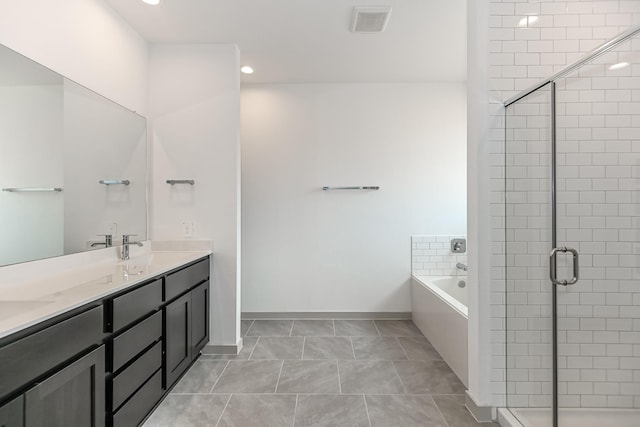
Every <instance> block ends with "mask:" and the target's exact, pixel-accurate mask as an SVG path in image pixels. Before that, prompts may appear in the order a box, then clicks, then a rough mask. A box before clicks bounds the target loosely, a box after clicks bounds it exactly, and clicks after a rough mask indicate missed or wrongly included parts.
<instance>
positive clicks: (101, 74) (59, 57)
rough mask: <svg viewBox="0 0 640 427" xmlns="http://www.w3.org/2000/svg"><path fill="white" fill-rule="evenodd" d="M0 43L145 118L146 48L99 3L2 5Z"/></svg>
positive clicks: (45, 0)
mask: <svg viewBox="0 0 640 427" xmlns="http://www.w3.org/2000/svg"><path fill="white" fill-rule="evenodd" d="M0 43H1V44H4V45H5V46H7V47H9V48H11V49H14V50H16V51H18V52H19V53H21V54H23V55H25V56H27V57H29V58H31V59H34V60H35V61H37V62H39V63H41V64H43V65H45V66H47V67H49V68H51V69H52V70H54V71H56V72H58V73H60V74H62V75H64V76H65V77H68V78H70V79H71V80H74V81H76V82H77V83H80V84H82V85H84V86H86V87H88V88H90V89H92V90H94V91H96V92H98V93H100V94H101V95H103V96H106V97H107V98H110V99H112V100H114V101H116V102H118V103H120V104H122V105H124V106H125V107H127V108H130V109H132V110H134V111H138V112H140V113H142V114H144V113H145V112H146V109H147V108H146V103H147V90H146V88H147V85H146V78H147V75H146V74H147V44H146V42H145V41H144V39H142V37H141V36H140V35H138V33H136V32H135V31H133V30H132V29H131V28H130V27H129V25H128V24H127V23H126V22H125V21H124V20H123V19H122V18H121V17H120V16H119V15H117V14H116V13H115V12H114V11H113V10H112V9H111V8H110V7H109V6H107V5H106V4H105V2H104V1H101V0H64V1H50V0H20V1H15V0H0Z"/></svg>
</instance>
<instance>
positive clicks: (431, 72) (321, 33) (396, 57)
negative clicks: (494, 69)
mask: <svg viewBox="0 0 640 427" xmlns="http://www.w3.org/2000/svg"><path fill="white" fill-rule="evenodd" d="M106 1H107V3H109V4H110V5H111V6H112V7H113V8H114V9H115V10H116V11H117V12H118V13H119V14H120V15H121V16H122V17H123V18H124V19H125V20H126V21H128V22H129V23H130V24H131V26H132V27H133V28H134V29H135V30H136V31H137V32H138V33H140V34H141V35H142V36H143V37H144V38H145V39H146V40H148V41H149V42H150V43H235V44H237V45H238V46H239V48H240V52H241V62H242V65H251V66H252V67H253V68H254V69H255V73H254V74H252V75H250V76H243V82H244V83H252V82H253V83H302V82H304V83H333V82H349V83H351V82H367V83H370V82H376V83H378V82H434V81H441V82H461V81H465V80H466V0H162V3H161V4H160V5H159V6H149V5H146V4H144V3H142V1H141V0H106ZM354 6H391V7H392V12H391V16H390V19H389V23H388V25H387V28H386V31H385V32H383V33H368V34H367V33H357V34H356V33H352V32H350V30H349V28H350V23H351V14H352V9H353V7H354Z"/></svg>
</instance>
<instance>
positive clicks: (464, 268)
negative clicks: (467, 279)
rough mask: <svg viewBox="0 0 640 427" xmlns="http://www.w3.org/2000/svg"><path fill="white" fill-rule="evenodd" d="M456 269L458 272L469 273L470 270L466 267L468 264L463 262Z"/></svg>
mask: <svg viewBox="0 0 640 427" xmlns="http://www.w3.org/2000/svg"><path fill="white" fill-rule="evenodd" d="M456 268H457V269H458V270H462V271H467V270H468V269H469V268H468V267H467V266H466V264H463V263H461V262H459V263H457V264H456Z"/></svg>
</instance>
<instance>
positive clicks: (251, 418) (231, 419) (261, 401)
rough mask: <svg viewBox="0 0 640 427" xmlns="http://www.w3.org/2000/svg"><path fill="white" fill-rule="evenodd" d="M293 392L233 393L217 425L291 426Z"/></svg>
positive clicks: (249, 426) (248, 426) (226, 426)
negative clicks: (282, 393)
mask: <svg viewBox="0 0 640 427" xmlns="http://www.w3.org/2000/svg"><path fill="white" fill-rule="evenodd" d="M295 407H296V396H295V395H294V394H288V395H275V394H234V395H232V396H231V400H229V404H228V405H227V408H226V409H225V411H224V413H223V414H222V418H221V419H220V422H219V423H218V427H262V426H264V427H291V426H292V425H293V413H294V410H295Z"/></svg>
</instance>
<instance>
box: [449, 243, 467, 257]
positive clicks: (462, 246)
mask: <svg viewBox="0 0 640 427" xmlns="http://www.w3.org/2000/svg"><path fill="white" fill-rule="evenodd" d="M466 251H467V241H466V239H451V252H453V253H454V254H463V253H465V252H466Z"/></svg>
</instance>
